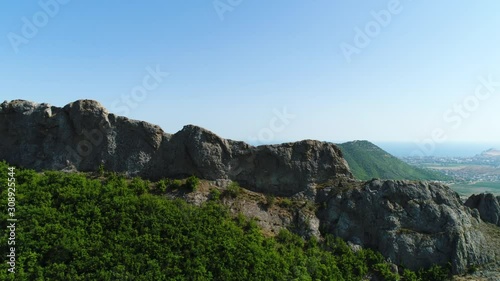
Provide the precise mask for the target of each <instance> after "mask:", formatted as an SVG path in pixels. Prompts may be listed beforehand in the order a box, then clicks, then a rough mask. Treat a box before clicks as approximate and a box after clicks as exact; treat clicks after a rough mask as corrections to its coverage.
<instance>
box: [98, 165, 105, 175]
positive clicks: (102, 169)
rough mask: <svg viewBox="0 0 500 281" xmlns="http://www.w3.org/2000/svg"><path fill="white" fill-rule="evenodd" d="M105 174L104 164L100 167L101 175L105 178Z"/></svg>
mask: <svg viewBox="0 0 500 281" xmlns="http://www.w3.org/2000/svg"><path fill="white" fill-rule="evenodd" d="M104 173H105V170H104V164H101V165H99V175H100V176H101V177H104Z"/></svg>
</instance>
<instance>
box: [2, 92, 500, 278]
mask: <svg viewBox="0 0 500 281" xmlns="http://www.w3.org/2000/svg"><path fill="white" fill-rule="evenodd" d="M0 160H6V161H8V162H9V163H11V164H14V165H18V166H23V167H27V168H31V169H36V170H44V169H55V170H67V171H75V170H78V171H95V170H97V169H98V167H99V166H100V165H104V167H105V169H107V170H110V171H116V172H123V173H127V174H129V175H131V176H142V177H145V178H148V179H152V180H156V179H160V178H166V177H185V176H189V175H196V176H198V177H200V178H203V179H206V180H212V181H216V180H217V181H222V182H224V181H228V180H233V181H237V182H239V183H240V184H241V185H242V186H244V187H245V188H247V189H249V190H252V191H255V192H262V193H266V194H273V195H275V196H286V197H293V198H295V199H297V200H306V201H307V200H309V202H311V203H312V206H315V205H316V206H321V208H319V209H318V210H317V211H316V212H314V211H313V212H312V213H307V212H305V213H304V212H297V214H296V215H295V216H294V217H292V218H290V219H289V218H282V217H280V216H282V214H281V213H282V212H280V211H279V210H276V211H275V212H274V213H276V216H275V215H274V213H273V212H269V211H266V210H265V208H261V207H260V205H259V204H257V203H256V204H253V205H251V206H247V207H248V208H247V207H246V205H245V204H247V205H248V203H245V202H237V205H238V206H239V207H238V209H239V210H240V211H241V210H242V209H245V208H246V209H248V210H251V212H249V214H252V213H253V214H256V216H259V218H261V219H262V220H263V221H265V220H269V223H270V224H271V223H272V224H275V223H276V222H280V221H282V222H284V223H285V224H286V222H290V223H292V222H293V221H294V220H296V221H297V222H298V224H300V226H299V227H297V229H299V230H300V233H306V234H307V235H319V231H318V230H319V229H321V230H322V231H323V232H329V233H333V234H335V235H337V236H339V237H342V238H344V239H345V240H348V241H350V242H351V243H352V244H354V245H360V246H363V247H372V248H375V249H377V250H379V251H381V252H382V253H383V254H384V255H385V256H386V257H387V258H389V259H390V260H391V261H392V262H393V263H397V264H401V265H403V266H405V267H408V268H411V269H417V268H420V267H427V266H430V265H433V264H439V265H446V264H448V263H450V264H451V265H452V269H453V272H455V273H460V272H464V271H466V270H467V269H468V268H469V267H470V266H473V265H485V264H490V263H494V262H498V260H499V259H500V253H498V251H499V250H498V249H499V248H500V247H497V246H495V245H492V244H491V242H490V241H493V240H495V239H493V238H494V237H497V236H498V237H500V234H499V233H500V228H498V230H497V228H495V229H493V230H491V228H488V231H487V232H486V231H482V229H483V226H484V225H485V223H484V222H482V220H481V219H480V216H481V217H483V219H485V220H486V219H488V220H489V218H486V216H485V215H484V214H483V213H484V211H481V207H477V206H481V204H479V205H478V204H475V203H474V204H472V205H474V206H475V207H474V208H478V209H479V211H477V210H472V209H470V208H468V207H465V206H463V205H462V203H461V202H460V199H459V197H458V195H457V194H456V193H455V192H453V191H452V190H450V189H449V188H448V187H446V186H443V185H439V184H432V183H425V182H407V181H379V180H373V181H369V182H366V183H364V182H358V181H356V180H354V179H353V177H352V174H351V172H350V170H349V167H348V165H347V163H346V161H345V160H344V158H343V157H342V152H341V151H340V150H339V149H338V147H337V146H335V145H334V144H331V143H326V142H319V141H312V140H305V141H301V142H296V143H285V144H280V145H265V146H258V147H254V146H251V145H248V144H246V143H243V142H238V141H232V140H226V139H223V138H220V137H219V136H217V135H215V134H214V133H212V132H210V131H207V130H205V129H203V128H200V127H196V126H192V125H189V126H185V127H184V128H183V129H182V130H181V131H179V132H177V133H175V134H173V135H172V134H167V133H165V132H163V130H162V129H161V128H159V127H158V126H155V125H152V124H149V123H146V122H141V121H136V120H130V119H128V118H125V117H121V116H116V115H114V114H111V113H109V112H107V110H106V109H105V108H103V107H102V106H101V105H100V104H99V103H98V102H95V101H90V100H79V101H76V102H73V103H70V104H68V105H66V106H65V107H63V108H59V107H54V106H50V105H48V104H37V103H33V102H29V101H23V100H15V101H11V102H4V103H2V104H1V105H0ZM235 204H236V203H235ZM488 204H489V203H488ZM234 206H236V205H234ZM488 206H489V205H488ZM486 209H488V210H489V207H485V210H486ZM244 213H245V212H244ZM247 213H248V212H247ZM264 224H265V223H264ZM304 226H306V227H305V228H304ZM285 227H286V225H285ZM492 237H493V238H492ZM497 240H498V239H497ZM497 240H495V241H497Z"/></svg>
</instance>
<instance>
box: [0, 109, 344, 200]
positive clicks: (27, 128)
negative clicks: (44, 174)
mask: <svg viewBox="0 0 500 281" xmlns="http://www.w3.org/2000/svg"><path fill="white" fill-rule="evenodd" d="M0 133H1V137H0V159H5V160H7V161H8V162H10V163H12V164H15V165H19V166H23V167H28V168H33V169H36V170H43V169H56V170H60V169H76V170H78V171H95V170H97V169H98V167H99V166H100V165H101V164H102V165H104V166H105V168H106V169H107V170H112V171H117V172H124V173H127V174H129V175H132V176H142V177H145V178H149V179H153V180H155V179H160V178H165V177H182V176H189V175H196V176H198V177H200V178H203V179H208V180H217V179H231V180H234V181H238V182H239V183H240V184H242V185H244V186H246V187H248V188H250V189H252V190H254V191H260V192H267V193H271V194H275V195H283V196H290V195H293V194H296V193H299V192H301V191H303V190H304V188H305V187H306V186H308V184H310V183H312V182H325V181H327V180H329V179H331V178H338V177H347V178H352V174H351V172H350V171H349V168H348V166H347V162H346V161H345V160H344V158H343V157H342V152H341V151H340V150H339V149H338V148H337V147H336V146H335V145H333V144H331V143H325V142H319V141H311V140H307V141H302V142H297V143H286V144H281V145H270V146H259V147H254V146H251V145H248V144H246V143H243V142H237V141H231V140H225V139H222V138H220V137H219V136H217V135H215V134H214V133H212V132H210V131H207V130H205V129H202V128H200V127H196V126H191V125H189V126H185V127H184V128H183V129H182V130H181V131H180V132H178V133H176V134H174V135H170V134H166V133H165V132H163V130H162V129H161V128H160V127H158V126H155V125H152V124H149V123H146V122H141V121H136V120H130V119H128V118H125V117H120V116H115V115H114V114H110V113H108V112H107V110H106V109H105V108H104V107H102V106H101V105H100V104H99V103H98V102H96V101H91V100H79V101H76V102H73V103H70V104H68V105H66V106H65V107H64V108H58V107H54V106H50V105H48V104H43V103H42V104H36V103H33V102H29V101H23V100H15V101H12V102H4V103H2V105H1V106H0Z"/></svg>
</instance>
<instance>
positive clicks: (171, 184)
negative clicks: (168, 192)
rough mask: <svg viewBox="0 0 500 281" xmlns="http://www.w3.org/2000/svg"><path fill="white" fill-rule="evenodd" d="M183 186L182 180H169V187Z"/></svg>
mask: <svg viewBox="0 0 500 281" xmlns="http://www.w3.org/2000/svg"><path fill="white" fill-rule="evenodd" d="M181 187H182V181H181V180H170V181H169V186H168V188H169V189H179V188H181Z"/></svg>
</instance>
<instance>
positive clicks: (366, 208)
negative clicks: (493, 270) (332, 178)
mask: <svg viewBox="0 0 500 281" xmlns="http://www.w3.org/2000/svg"><path fill="white" fill-rule="evenodd" d="M327 202H328V204H327V208H326V209H325V210H323V211H322V212H321V213H320V214H319V215H320V219H321V221H322V222H323V224H324V225H323V227H324V228H325V229H326V230H327V231H328V232H331V233H333V234H335V235H336V236H339V237H341V238H343V239H345V240H348V241H350V242H352V243H353V244H356V245H360V246H363V247H371V248H375V249H377V250H379V251H380V252H381V253H382V254H383V255H384V256H386V257H388V258H389V259H390V260H391V261H392V262H393V263H396V264H401V265H403V266H405V267H407V268H411V269H418V268H422V267H424V268H425V267H430V266H432V265H434V264H447V263H448V262H450V263H451V265H452V269H453V272H455V273H459V272H464V271H466V270H467V268H469V267H470V266H472V265H474V264H485V263H489V262H493V261H495V255H496V253H494V252H493V251H491V249H489V247H488V246H487V245H488V241H489V239H488V238H489V237H485V235H484V234H483V233H482V232H481V231H480V226H481V224H484V223H483V222H481V220H480V219H479V214H478V213H477V212H474V211H472V210H471V209H469V208H467V207H465V206H463V205H462V202H461V201H460V198H459V196H458V194H457V193H455V192H453V191H452V190H451V189H450V188H449V187H447V186H444V185H441V184H436V183H427V182H410V181H392V180H390V181H380V180H372V181H369V182H366V183H362V184H359V186H357V187H354V188H350V189H347V190H344V191H336V189H335V188H332V190H331V191H330V197H329V199H328V200H327ZM499 230H500V229H499Z"/></svg>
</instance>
